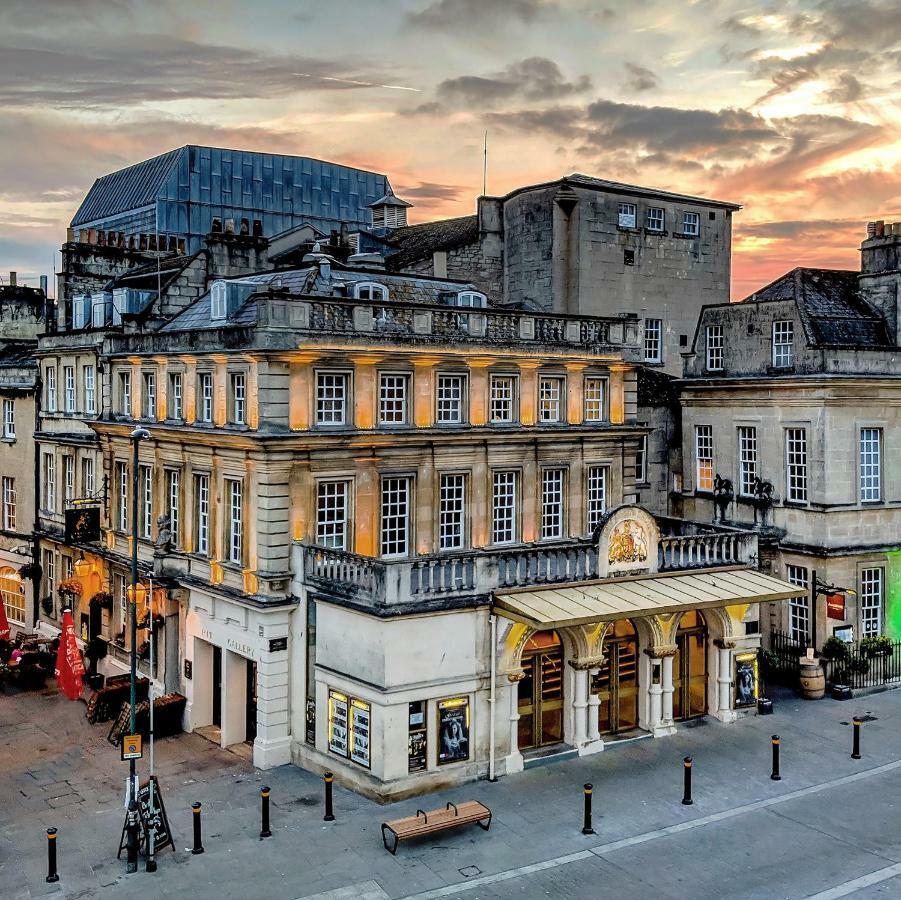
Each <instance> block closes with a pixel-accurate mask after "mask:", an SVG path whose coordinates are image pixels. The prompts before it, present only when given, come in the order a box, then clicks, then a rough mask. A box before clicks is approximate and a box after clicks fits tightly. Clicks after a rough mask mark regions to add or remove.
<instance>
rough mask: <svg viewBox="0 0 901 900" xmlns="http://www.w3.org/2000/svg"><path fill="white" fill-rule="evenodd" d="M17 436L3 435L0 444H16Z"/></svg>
mask: <svg viewBox="0 0 901 900" xmlns="http://www.w3.org/2000/svg"><path fill="white" fill-rule="evenodd" d="M15 442H16V438H15V437H2V438H0V444H15Z"/></svg>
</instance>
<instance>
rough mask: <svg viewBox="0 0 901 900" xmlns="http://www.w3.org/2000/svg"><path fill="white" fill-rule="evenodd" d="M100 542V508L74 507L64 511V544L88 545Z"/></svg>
mask: <svg viewBox="0 0 901 900" xmlns="http://www.w3.org/2000/svg"><path fill="white" fill-rule="evenodd" d="M99 540H100V507H99V506H75V507H73V508H72V509H67V510H66V543H67V544H72V543H77V544H90V543H92V542H93V541H99Z"/></svg>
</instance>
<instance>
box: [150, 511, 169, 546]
mask: <svg viewBox="0 0 901 900" xmlns="http://www.w3.org/2000/svg"><path fill="white" fill-rule="evenodd" d="M156 524H157V537H156V544H154V551H153V552H154V553H155V554H159V555H160V556H165V555H166V554H167V553H169V552H170V551H171V550H172V529H171V520H170V519H169V516H168V515H166V514H165V513H164V514H163V515H161V516H160V517H159V518H158V519H157V520H156Z"/></svg>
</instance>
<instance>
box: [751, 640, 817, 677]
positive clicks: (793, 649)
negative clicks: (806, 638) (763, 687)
mask: <svg viewBox="0 0 901 900" xmlns="http://www.w3.org/2000/svg"><path fill="white" fill-rule="evenodd" d="M806 652H807V647H806V646H805V645H804V644H802V643H799V642H798V641H795V640H793V639H792V637H791V635H788V634H786V633H785V632H784V631H774V632H773V633H772V634H771V635H770V648H769V650H767V651H765V652H764V653H763V654H762V662H763V678H764V681H765V682H766V683H767V684H784V685H788V686H790V687H795V686H796V685H797V684H798V679H799V677H800V672H801V657H802V656H804V654H805V653H806Z"/></svg>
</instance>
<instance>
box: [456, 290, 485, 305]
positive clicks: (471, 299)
mask: <svg viewBox="0 0 901 900" xmlns="http://www.w3.org/2000/svg"><path fill="white" fill-rule="evenodd" d="M455 305H456V306H469V307H472V308H473V309H484V308H485V307H486V306H487V305H488V298H487V297H486V296H485V295H484V294H481V293H479V292H478V291H460V293H459V294H457V302H456V304H455Z"/></svg>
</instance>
